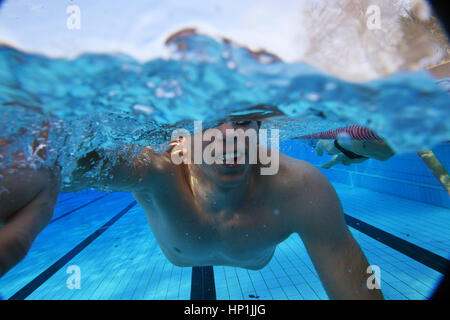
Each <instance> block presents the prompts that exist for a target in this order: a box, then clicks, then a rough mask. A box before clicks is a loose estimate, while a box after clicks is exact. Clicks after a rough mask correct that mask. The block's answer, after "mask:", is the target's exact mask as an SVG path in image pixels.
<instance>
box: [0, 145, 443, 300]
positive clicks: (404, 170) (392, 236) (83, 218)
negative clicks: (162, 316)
mask: <svg viewBox="0 0 450 320" xmlns="http://www.w3.org/2000/svg"><path fill="white" fill-rule="evenodd" d="M281 151H282V152H285V153H287V154H289V155H291V156H295V157H297V158H299V159H303V160H306V161H309V162H311V163H313V164H315V165H320V164H321V163H323V162H325V161H326V160H327V158H326V157H320V158H319V157H317V156H315V155H314V153H313V151H314V150H313V149H312V148H311V147H310V146H308V145H307V144H304V143H301V142H299V141H286V142H284V143H283V144H282V145H281ZM433 151H434V152H435V154H436V156H437V157H438V158H439V159H440V160H441V162H442V163H443V164H444V166H446V167H448V166H449V165H450V144H448V143H446V144H440V145H438V146H437V147H436V148H434V149H433ZM322 172H324V173H325V174H326V176H327V177H328V178H329V179H330V181H331V182H332V184H333V186H334V188H335V189H336V191H337V193H338V195H339V197H340V200H341V202H342V204H343V208H344V212H345V214H346V220H347V222H348V224H349V228H350V230H351V232H352V234H353V236H354V237H355V239H356V241H357V242H358V243H359V245H360V246H361V248H362V250H363V252H364V254H365V255H366V257H367V258H368V260H369V263H370V264H371V265H377V266H379V267H380V269H381V289H382V292H383V294H384V296H385V298H386V299H395V300H406V299H427V298H429V297H430V295H431V294H432V292H433V290H434V288H435V287H436V285H437V284H438V282H439V280H440V279H441V278H442V272H443V269H442V268H443V266H445V263H448V260H447V258H448V256H449V255H448V253H449V252H450V234H449V232H448V230H449V227H450V215H449V208H450V201H449V197H448V194H447V193H446V192H445V191H444V190H443V189H442V187H441V186H440V185H439V184H438V182H437V181H436V180H435V179H434V177H433V176H432V174H431V173H430V172H429V170H428V168H427V167H426V166H425V164H424V163H423V162H422V160H421V159H420V158H419V157H418V156H417V155H416V154H403V155H397V156H394V157H393V158H391V159H390V160H388V161H386V162H379V161H374V160H368V161H366V162H364V163H361V164H356V165H352V166H350V167H346V166H342V165H338V166H336V167H333V168H331V169H327V170H325V169H323V170H322ZM425 256H426V257H427V258H424V257H425ZM69 266H77V267H78V268H79V271H80V282H79V284H80V288H79V289H77V288H72V289H69V287H70V285H68V282H71V279H72V278H71V277H72V276H73V271H71V269H70V268H69ZM68 271H69V272H68ZM199 282H201V283H202V285H201V286H199V285H198V284H199ZM205 288H206V289H205ZM207 289H209V290H207ZM0 294H1V295H2V296H3V297H4V298H5V299H9V298H12V299H174V300H177V299H191V298H196V299H201V298H208V299H214V298H215V299H218V300H228V299H247V300H271V299H274V300H278V299H283V300H284V299H293V300H303V299H306V300H311V299H312V300H316V299H328V297H327V295H326V293H325V290H324V288H323V286H322V284H321V282H320V281H319V279H318V276H317V273H316V271H315V270H314V267H313V265H312V263H311V260H310V258H309V257H308V254H307V252H306V250H305V247H304V246H303V244H302V242H301V241H300V238H299V237H298V235H296V234H293V235H291V236H290V237H289V238H288V239H286V240H285V241H284V242H282V243H281V244H280V245H279V246H278V247H277V249H276V252H275V255H274V257H273V259H272V260H271V262H270V263H269V264H268V265H267V266H266V267H264V268H263V269H261V270H258V271H252V270H247V269H242V268H233V267H223V266H214V267H202V270H198V269H195V268H182V267H177V266H174V265H173V264H171V263H170V262H169V261H168V260H167V259H166V258H165V257H164V255H163V253H162V252H161V250H160V248H159V246H158V244H157V242H156V240H155V238H154V236H153V234H152V231H151V229H150V226H149V225H148V223H147V219H146V216H145V214H144V212H143V211H142V209H141V208H140V207H139V205H138V204H136V202H135V201H134V199H133V197H132V196H131V194H130V193H122V192H115V193H105V192H99V191H93V190H84V191H81V192H78V193H61V194H60V196H59V198H58V202H57V205H56V208H55V214H54V217H53V220H52V222H51V223H50V224H49V225H48V227H47V228H46V229H45V230H44V231H43V232H42V233H41V234H40V235H39V236H38V238H37V239H36V241H35V243H34V244H33V246H32V248H31V250H30V252H29V254H28V255H27V256H26V257H25V259H24V260H23V261H22V262H20V263H19V264H18V265H17V266H16V267H15V268H14V269H12V270H11V271H9V272H8V273H7V274H6V275H5V276H4V277H3V278H1V279H0Z"/></svg>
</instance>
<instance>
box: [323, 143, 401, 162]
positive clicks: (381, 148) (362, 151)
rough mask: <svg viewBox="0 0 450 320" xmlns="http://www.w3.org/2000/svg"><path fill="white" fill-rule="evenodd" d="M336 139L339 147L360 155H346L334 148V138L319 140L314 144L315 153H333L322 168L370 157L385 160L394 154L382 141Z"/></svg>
mask: <svg viewBox="0 0 450 320" xmlns="http://www.w3.org/2000/svg"><path fill="white" fill-rule="evenodd" d="M337 141H338V144H339V146H341V148H344V149H345V150H348V151H350V152H351V153H354V154H356V155H359V156H362V157H358V158H351V157H348V156H347V155H346V154H344V153H343V152H342V151H341V150H339V149H338V148H336V145H335V142H334V140H319V142H318V143H317V145H316V155H318V156H322V155H323V154H324V152H325V153H326V154H328V155H334V156H333V158H332V159H331V161H329V162H327V163H324V164H322V168H325V169H329V168H331V167H332V166H334V165H336V164H343V165H345V166H348V165H350V164H352V163H361V162H363V161H366V160H367V159H370V158H372V159H376V160H380V161H386V160H388V159H389V158H391V157H392V156H393V155H394V151H393V150H392V149H391V148H390V147H389V145H388V144H387V143H386V142H384V141H376V140H374V141H361V140H353V139H338V140H337Z"/></svg>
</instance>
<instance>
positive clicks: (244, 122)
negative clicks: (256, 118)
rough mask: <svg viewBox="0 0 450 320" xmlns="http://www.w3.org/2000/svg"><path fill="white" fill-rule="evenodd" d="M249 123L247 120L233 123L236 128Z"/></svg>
mask: <svg viewBox="0 0 450 320" xmlns="http://www.w3.org/2000/svg"><path fill="white" fill-rule="evenodd" d="M250 123H251V121H249V120H245V121H236V122H235V124H237V125H238V126H248V125H249V124H250Z"/></svg>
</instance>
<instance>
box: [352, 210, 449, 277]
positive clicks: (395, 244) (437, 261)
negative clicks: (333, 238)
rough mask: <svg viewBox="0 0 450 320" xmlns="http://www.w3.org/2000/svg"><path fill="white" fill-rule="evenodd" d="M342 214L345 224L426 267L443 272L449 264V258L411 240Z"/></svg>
mask: <svg viewBox="0 0 450 320" xmlns="http://www.w3.org/2000/svg"><path fill="white" fill-rule="evenodd" d="M344 216H345V221H346V222H347V225H349V226H350V227H352V228H354V229H356V230H358V231H360V232H362V233H364V234H365V235H368V236H369V237H371V238H373V239H375V240H377V241H379V242H381V243H383V244H385V245H387V246H388V247H391V248H392V249H394V250H397V251H399V252H401V253H403V254H404V255H406V256H408V257H410V258H412V259H414V260H416V261H417V262H420V263H421V264H424V265H426V266H427V267H430V268H431V269H433V270H436V271H438V272H440V273H444V272H445V270H446V268H447V266H448V264H449V260H447V259H446V258H444V257H442V256H440V255H437V254H435V253H433V252H431V251H429V250H426V249H424V248H422V247H419V246H417V245H415V244H413V243H411V242H408V241H406V240H403V239H401V238H399V237H397V236H394V235H393V234H390V233H388V232H386V231H383V230H381V229H378V228H377V227H374V226H372V225H370V224H368V223H365V222H363V221H361V220H359V219H356V218H354V217H352V216H349V215H348V214H344Z"/></svg>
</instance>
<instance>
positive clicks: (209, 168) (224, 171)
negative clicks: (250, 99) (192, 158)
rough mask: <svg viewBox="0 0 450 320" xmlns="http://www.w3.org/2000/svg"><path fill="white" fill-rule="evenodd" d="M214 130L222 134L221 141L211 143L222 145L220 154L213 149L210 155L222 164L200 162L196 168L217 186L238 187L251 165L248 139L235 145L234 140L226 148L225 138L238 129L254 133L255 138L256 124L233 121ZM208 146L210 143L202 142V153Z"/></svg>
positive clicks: (252, 121)
mask: <svg viewBox="0 0 450 320" xmlns="http://www.w3.org/2000/svg"><path fill="white" fill-rule="evenodd" d="M216 129H218V130H219V131H220V132H221V133H222V137H223V139H222V140H218V141H215V140H214V141H213V142H214V145H218V144H221V145H222V153H221V154H220V153H219V152H217V148H215V149H214V150H213V151H212V152H211V154H212V155H213V156H214V157H215V158H216V159H217V158H221V159H222V160H223V164H217V163H213V164H206V163H204V162H202V164H200V165H198V167H199V169H200V170H201V171H202V172H203V174H204V175H205V176H206V177H207V178H209V179H211V180H213V181H214V182H215V183H217V184H219V185H222V186H227V187H232V186H236V185H239V184H241V183H242V182H243V181H244V179H245V177H246V174H247V172H248V170H249V168H250V165H251V164H250V163H249V142H250V141H249V140H250V139H243V140H241V141H242V143H237V139H234V141H235V143H231V144H228V147H227V143H226V141H227V136H233V132H236V131H234V130H238V129H241V130H242V131H243V132H244V133H245V134H250V133H254V134H255V135H256V136H257V133H258V123H257V122H256V121H254V120H242V121H234V122H227V123H223V124H221V125H220V126H219V127H217V128H216ZM227 130H228V132H227ZM230 130H232V131H230ZM249 130H251V131H253V132H251V131H249ZM203 134H204V133H203ZM203 140H204V139H203ZM231 141H233V140H231ZM255 143H256V141H255ZM210 144H211V141H203V151H204V150H205V148H206V147H207V146H208V145H210ZM238 162H239V163H238Z"/></svg>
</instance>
